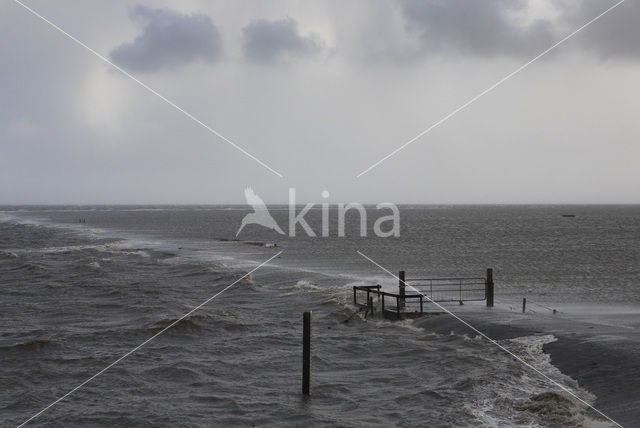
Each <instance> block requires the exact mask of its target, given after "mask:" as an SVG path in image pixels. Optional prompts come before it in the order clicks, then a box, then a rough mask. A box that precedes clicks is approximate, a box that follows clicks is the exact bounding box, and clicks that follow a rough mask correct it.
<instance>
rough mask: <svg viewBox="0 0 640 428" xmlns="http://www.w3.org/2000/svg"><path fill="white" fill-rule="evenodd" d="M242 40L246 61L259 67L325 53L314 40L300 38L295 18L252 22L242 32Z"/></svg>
mask: <svg viewBox="0 0 640 428" xmlns="http://www.w3.org/2000/svg"><path fill="white" fill-rule="evenodd" d="M242 37H243V44H242V49H243V52H244V55H245V57H246V58H247V59H248V60H249V61H251V62H254V63H258V64H271V63H274V62H277V61H280V60H283V59H286V58H287V57H299V56H304V55H309V54H313V53H317V52H319V51H320V49H321V48H320V45H319V43H318V42H317V41H316V40H314V38H312V37H303V36H301V35H300V33H299V32H298V23H297V22H296V21H295V20H293V19H292V18H286V19H281V20H276V21H269V20H267V19H258V20H255V21H252V22H251V23H249V24H248V25H247V26H246V27H244V28H243V29H242Z"/></svg>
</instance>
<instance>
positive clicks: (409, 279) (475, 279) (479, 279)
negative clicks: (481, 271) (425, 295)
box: [404, 277, 487, 282]
mask: <svg viewBox="0 0 640 428" xmlns="http://www.w3.org/2000/svg"><path fill="white" fill-rule="evenodd" d="M486 280H487V279H486V278H481V277H474V278H405V280H404V282H409V281H483V282H484V281H486Z"/></svg>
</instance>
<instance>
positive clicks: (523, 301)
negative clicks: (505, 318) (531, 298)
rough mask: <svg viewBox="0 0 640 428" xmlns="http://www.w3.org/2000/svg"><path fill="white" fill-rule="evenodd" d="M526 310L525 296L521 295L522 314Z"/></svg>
mask: <svg viewBox="0 0 640 428" xmlns="http://www.w3.org/2000/svg"><path fill="white" fill-rule="evenodd" d="M526 310H527V298H526V297H523V298H522V313H523V314H524V313H525V311H526Z"/></svg>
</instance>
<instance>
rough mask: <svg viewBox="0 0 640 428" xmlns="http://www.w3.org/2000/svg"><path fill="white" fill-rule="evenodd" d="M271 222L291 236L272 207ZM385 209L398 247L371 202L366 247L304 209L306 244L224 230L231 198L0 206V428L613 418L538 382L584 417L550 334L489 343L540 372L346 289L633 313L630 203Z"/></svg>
mask: <svg viewBox="0 0 640 428" xmlns="http://www.w3.org/2000/svg"><path fill="white" fill-rule="evenodd" d="M299 209H300V207H299V208H298V211H299ZM270 210H271V214H272V215H273V217H274V218H275V220H276V221H277V222H278V223H279V224H280V225H281V226H282V228H283V229H284V230H285V231H288V219H289V209H288V207H285V206H274V207H270ZM399 210H400V236H391V237H378V236H376V235H375V234H374V233H373V223H374V221H375V220H376V218H378V217H380V216H382V215H388V212H386V211H385V212H382V211H381V210H378V209H376V207H375V206H370V207H367V210H366V212H367V217H368V218H367V219H366V222H365V227H366V229H367V231H368V232H369V233H367V236H361V233H360V232H361V230H360V225H361V221H362V219H361V218H360V216H359V215H358V213H357V212H356V211H353V212H349V213H348V215H347V222H346V229H345V236H338V230H339V228H338V225H337V217H338V216H337V212H336V211H335V210H331V211H330V216H329V218H330V222H329V225H328V226H329V227H328V235H329V236H326V237H323V236H322V234H321V229H322V225H321V222H322V213H321V210H320V209H315V208H314V209H311V210H310V211H309V213H308V214H307V216H306V220H307V222H308V223H309V225H310V227H311V228H312V229H314V230H315V232H316V234H317V236H315V237H311V236H308V235H307V233H306V232H305V231H304V230H303V229H302V228H298V229H297V230H296V236H285V235H280V234H278V233H276V232H274V231H273V230H269V229H266V228H262V227H261V226H258V225H248V226H246V227H245V228H244V229H243V230H242V232H241V233H240V234H239V235H238V236H237V237H236V232H237V230H238V228H239V226H240V224H241V220H242V218H243V217H244V216H245V215H246V214H247V213H249V208H248V207H246V206H238V205H202V206H195V205H193V206H185V205H181V206H122V205H118V206H104V205H101V206H4V207H0V290H1V294H0V296H1V298H0V325H1V326H2V327H1V330H0V420H1V421H2V426H8V427H10V426H20V425H21V424H24V425H23V426H34V427H211V426H220V427H231V426H241V427H243V426H247V427H254V426H256V427H257V426H307V427H308V426H314V427H315V426H319V427H325V426H326V427H374V426H385V427H386V426H399V427H414V426H429V427H431V426H442V427H445V426H493V427H507V426H508V427H512V426H517V427H538V426H541V427H546V426H558V427H570V426H593V427H601V426H602V427H605V426H614V425H612V423H611V422H610V421H607V420H605V419H603V418H602V417H600V416H599V415H598V414H596V413H595V412H594V411H593V410H591V409H590V408H589V406H587V405H585V404H584V402H582V401H580V400H577V399H575V397H573V396H572V395H571V394H567V393H566V392H565V391H563V390H562V389H561V388H559V387H558V386H557V385H556V384H554V383H552V382H550V380H549V379H552V380H553V381H554V382H558V383H559V384H561V385H563V386H564V387H566V388H567V389H568V390H570V391H572V392H573V393H574V394H575V395H576V396H578V397H580V398H581V399H582V400H584V401H585V402H587V403H590V404H593V405H596V407H597V400H598V397H597V396H596V395H595V394H593V393H592V392H591V391H589V390H588V389H586V388H584V387H583V386H582V385H580V384H579V382H578V381H577V380H576V379H573V378H571V377H570V376H568V375H567V374H565V373H563V372H561V371H560V370H559V369H558V368H556V366H554V365H553V362H552V361H551V359H550V356H549V355H548V354H547V353H545V352H544V351H543V346H544V345H545V344H547V343H550V342H553V341H554V340H556V338H555V337H554V336H553V334H535V335H529V336H522V337H517V338H512V339H506V340H500V341H498V343H500V344H501V345H502V346H503V347H505V348H506V349H508V350H509V351H511V352H512V353H514V354H516V355H518V356H519V357H520V358H521V359H522V360H524V361H526V362H528V363H529V364H531V365H533V366H535V367H536V368H537V369H538V370H539V371H541V372H542V373H543V374H544V376H541V375H540V374H538V373H536V372H534V371H532V370H531V369H530V368H528V367H527V366H526V365H524V364H523V363H522V362H521V361H518V360H517V359H515V358H513V356H512V355H510V354H509V353H507V352H505V351H504V350H503V349H501V348H500V347H498V346H496V345H495V344H494V343H492V342H491V341H489V340H487V339H486V338H484V337H482V336H479V335H473V334H455V333H453V332H452V333H450V334H443V333H434V332H432V331H429V330H428V329H427V328H424V327H421V325H420V322H419V320H402V321H393V320H388V319H384V318H382V317H380V316H376V315H374V316H369V317H366V318H365V316H364V314H363V312H362V311H358V308H356V307H355V306H354V305H353V301H352V300H353V286H354V285H376V284H380V285H382V286H383V287H384V288H385V289H389V290H394V289H397V285H398V281H397V279H396V278H395V277H394V276H393V275H396V274H397V272H398V271H400V270H404V271H406V274H407V277H414V278H438V277H484V276H485V275H486V270H487V268H491V269H493V275H494V282H495V300H496V308H497V310H504V311H506V312H508V311H513V312H517V311H519V310H520V302H521V301H522V299H523V298H527V301H528V305H529V306H528V307H529V308H530V310H531V311H534V312H536V313H538V314H540V316H547V315H548V316H553V313H552V310H553V309H556V308H557V310H558V311H561V312H562V311H565V312H566V313H567V316H568V317H570V316H571V315H572V314H575V315H576V317H578V316H581V317H583V318H584V317H585V316H587V317H588V316H589V313H590V311H592V312H593V313H596V312H597V313H598V314H600V315H602V313H603V312H607V313H608V312H616V310H618V309H619V310H623V309H625V310H629V308H631V309H633V308H635V309H636V310H637V309H640V206H617V205H606V206H605V205H603V206H587V205H585V206H582V205H571V206H561V205H557V206H551V205H544V206H536V205H531V206H524V205H520V206H509V205H496V206H494V205H491V206H489V205H484V206H461V205H455V206H448V205H444V206H436V205H404V206H400V208H399ZM363 255H366V256H367V257H368V258H369V259H370V260H368V259H367V258H365V257H363ZM274 256H275V257H274ZM271 257H274V258H273V259H272V260H271V261H269V262H268V263H267V264H266V265H262V266H261V264H262V263H264V262H265V261H267V260H268V259H270V258H271ZM371 260H373V261H375V262H376V263H375V264H374V263H372V261H371ZM256 268H257V269H256ZM383 268H384V270H383ZM387 271H388V272H387ZM248 272H250V273H249V274H247V273H248ZM230 285H231V286H230ZM216 295H217V296H216ZM213 296H216V297H215V298H213V299H211V298H212V297H213ZM209 299H210V300H209ZM204 302H206V304H204V305H202V304H203V303H204ZM484 304H485V302H469V303H466V304H465V305H464V307H465V308H467V307H469V306H470V305H480V306H482V305H484ZM200 305H202V306H201V307H199V306H200ZM448 305H449V306H447V307H448V308H449V310H450V311H452V312H456V311H458V310H461V308H462V307H461V306H460V305H459V302H453V303H451V304H448ZM197 307H199V309H197V310H195V311H193V312H192V313H190V314H189V315H188V316H186V317H184V315H185V314H188V313H189V312H190V311H192V310H193V309H194V308H197ZM572 308H573V312H572ZM576 308H578V309H576ZM580 308H590V309H589V310H583V309H580ZM594 308H595V309H594ZM598 308H601V309H602V310H598ZM305 311H312V378H311V394H310V395H309V396H305V395H303V394H302V393H301V372H302V315H303V312H305ZM438 316H441V317H446V316H449V315H447V314H444V315H438ZM183 317H184V318H183ZM638 320H640V318H638V319H636V323H635V324H634V323H628V324H627V325H625V326H624V328H629V329H634V328H635V329H637V328H640V322H637V321H638ZM176 321H178V322H176ZM172 324H173V325H172ZM168 326H171V327H170V328H169V329H166V328H167V327H168ZM158 333H160V334H158ZM149 339H151V340H149Z"/></svg>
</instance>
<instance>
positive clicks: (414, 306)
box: [353, 269, 494, 318]
mask: <svg viewBox="0 0 640 428" xmlns="http://www.w3.org/2000/svg"><path fill="white" fill-rule="evenodd" d="M398 278H399V286H398V293H390V292H387V291H382V287H381V286H380V285H360V286H354V287H353V304H354V305H356V306H364V307H367V308H371V311H373V300H372V298H373V296H377V301H378V302H380V305H381V310H382V314H383V315H388V314H393V315H395V317H397V318H400V317H401V314H406V315H408V314H411V313H419V314H423V313H424V309H425V303H426V304H428V303H431V302H437V303H444V302H459V303H460V304H461V305H462V304H463V303H464V302H474V301H476V302H477V301H483V300H486V301H487V306H489V307H492V306H493V289H494V284H493V269H487V277H486V278H481V277H476V278H405V272H404V271H400V273H399V275H398ZM407 288H408V289H407ZM365 294H366V296H365ZM358 297H360V299H359V298H358ZM363 297H364V299H363ZM388 299H395V304H396V305H395V308H394V307H390V306H389V304H388ZM362 300H364V302H362Z"/></svg>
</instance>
